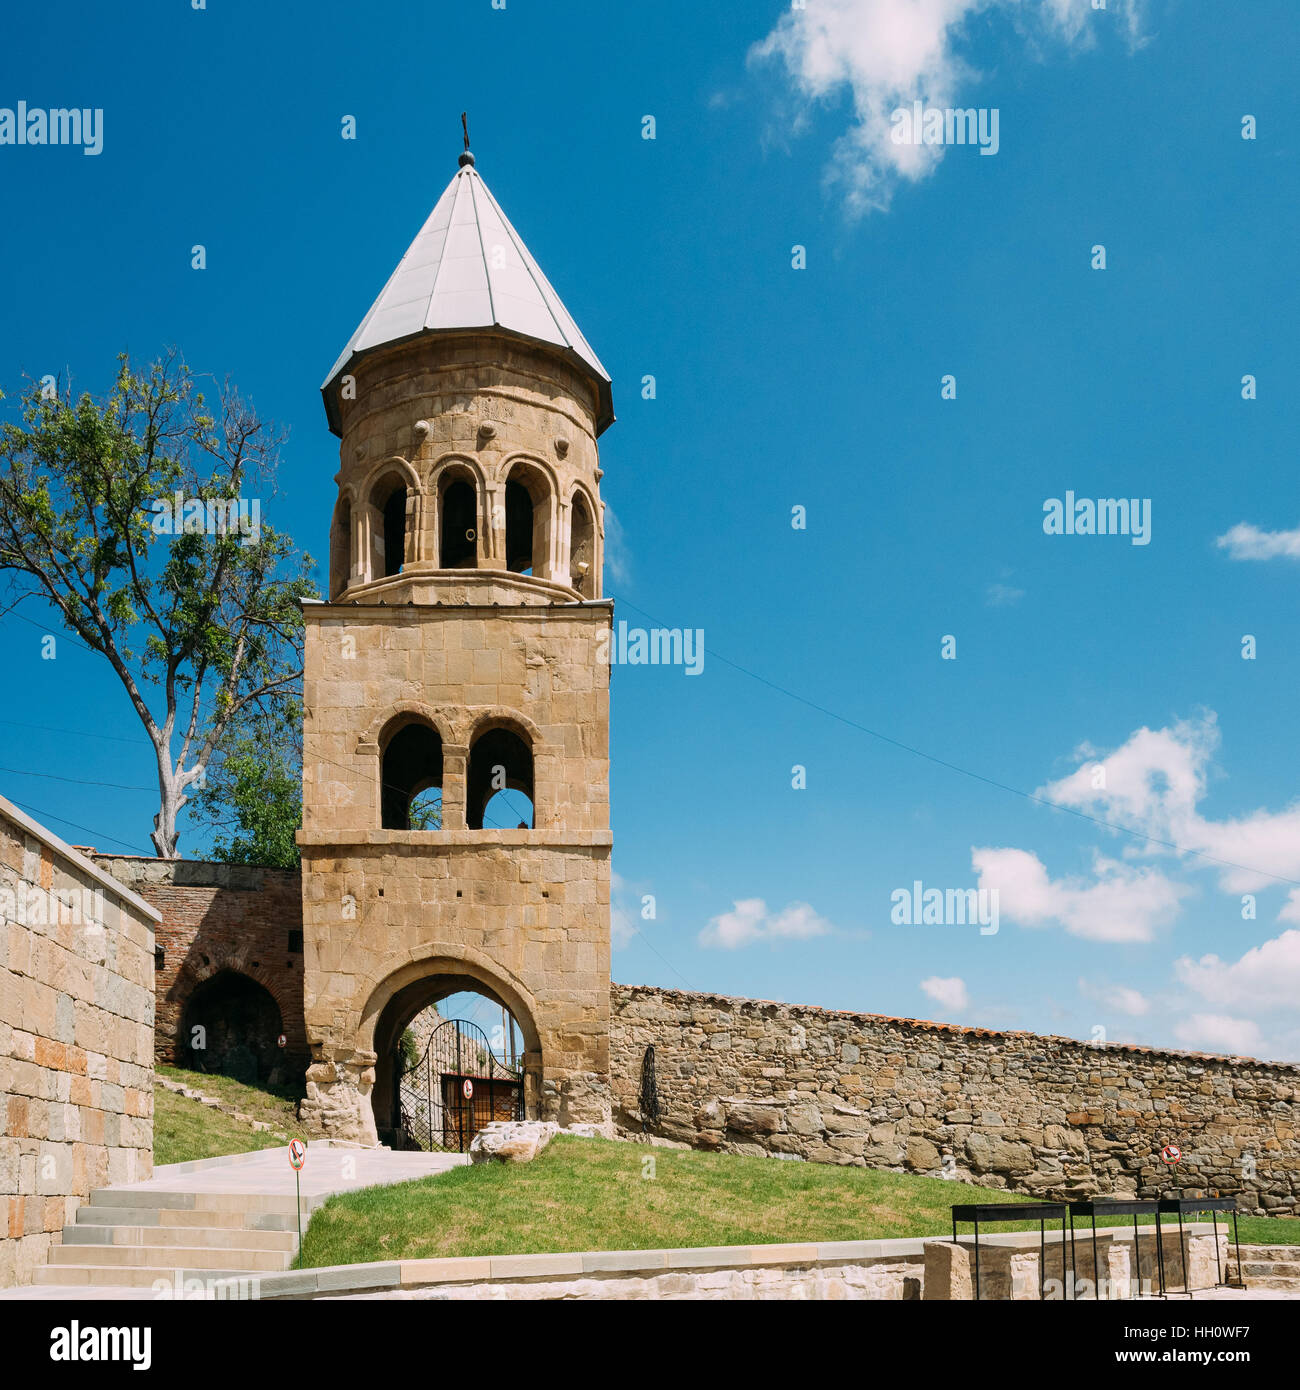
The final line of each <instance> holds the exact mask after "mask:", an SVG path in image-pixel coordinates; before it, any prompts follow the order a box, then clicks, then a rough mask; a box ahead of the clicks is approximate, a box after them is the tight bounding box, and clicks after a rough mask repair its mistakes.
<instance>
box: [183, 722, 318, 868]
mask: <svg viewBox="0 0 1300 1390" xmlns="http://www.w3.org/2000/svg"><path fill="white" fill-rule="evenodd" d="M190 802H191V813H192V814H193V815H194V816H195V817H196V818H197V819H200V820H204V821H206V822H208V823H209V824H210V825H211V826H212V827H213V829H214V830H215V832H216V834H215V835H214V838H213V846H212V853H213V858H215V859H219V860H221V861H222V862H224V863H227V864H266V865H270V866H272V867H274V868H279V869H296V868H297V867H298V863H299V856H298V844H297V840H296V838H295V837H296V834H297V830H298V827H299V826H300V825H301V824H302V704H301V701H299V700H298V699H297V698H296V697H294V696H285V697H283V698H281V699H278V700H273V701H270V700H268V701H266V702H264V703H263V704H260V705H246V706H245V707H244V709H243V710H241V711H240V713H239V714H238V715H237V716H236V718H235V719H234V721H233V722H232V723H231V724H230V725H229V726H228V727H227V730H226V734H225V737H224V738H223V739H222V741H221V743H220V744H219V745H218V747H217V749H216V752H215V754H214V755H213V758H212V761H211V762H210V763H209V764H208V767H207V776H206V778H205V782H204V785H203V786H202V787H201V788H199V789H197V790H195V791H194V793H193V795H192V796H191V798H190Z"/></svg>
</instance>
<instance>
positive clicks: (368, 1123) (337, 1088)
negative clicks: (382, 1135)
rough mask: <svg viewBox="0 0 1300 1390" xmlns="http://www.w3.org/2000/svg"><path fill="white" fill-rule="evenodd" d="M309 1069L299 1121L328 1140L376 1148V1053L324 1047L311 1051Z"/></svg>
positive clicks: (324, 1044) (319, 1046) (337, 1046)
mask: <svg viewBox="0 0 1300 1390" xmlns="http://www.w3.org/2000/svg"><path fill="white" fill-rule="evenodd" d="M312 1054H313V1057H314V1059H315V1060H313V1062H312V1064H311V1066H310V1067H308V1068H307V1098H306V1099H305V1100H304V1101H303V1102H302V1104H301V1106H300V1107H299V1111H298V1113H299V1117H300V1119H301V1120H302V1122H303V1124H304V1125H306V1126H307V1128H308V1129H309V1130H311V1131H312V1132H314V1133H317V1134H323V1135H325V1136H326V1137H327V1138H329V1139H344V1140H347V1141H348V1142H350V1143H354V1144H365V1145H371V1146H373V1145H377V1144H378V1143H379V1135H378V1133H377V1132H376V1129H375V1116H374V1111H373V1109H372V1107H371V1102H370V1097H371V1091H372V1090H373V1088H374V1084H375V1061H376V1060H377V1059H376V1056H375V1054H374V1053H373V1052H368V1051H366V1050H364V1049H362V1048H356V1049H352V1048H347V1047H344V1046H342V1045H340V1044H336V1043H323V1044H319V1045H317V1046H316V1047H313V1048H312Z"/></svg>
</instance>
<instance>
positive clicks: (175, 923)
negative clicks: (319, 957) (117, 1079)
mask: <svg viewBox="0 0 1300 1390" xmlns="http://www.w3.org/2000/svg"><path fill="white" fill-rule="evenodd" d="M95 862H96V863H97V864H98V865H99V866H100V867H101V868H102V869H104V870H106V871H107V872H108V873H110V874H112V875H113V877H114V878H115V879H117V880H118V881H119V882H120V883H124V884H126V886H127V887H129V888H132V889H134V890H135V892H137V893H139V895H140V896H141V897H142V898H143V899H144V900H145V901H146V902H148V903H149V904H151V905H152V906H153V907H155V908H157V909H158V911H159V912H160V913H161V914H162V921H161V922H160V923H159V925H158V928H157V930H156V932H155V933H154V944H155V946H156V947H159V948H161V950H162V965H161V966H160V967H159V968H158V970H157V972H156V981H157V1020H156V1024H155V1029H154V1055H155V1056H156V1057H157V1059H158V1061H160V1062H179V1063H181V1064H182V1065H186V1064H187V1062H186V1058H185V1056H184V1055H183V1054H182V1053H179V1052H178V1050H177V1049H178V1045H179V1042H180V1033H181V1024H182V1021H183V1019H184V1014H185V1005H186V1003H187V1001H188V1000H189V997H190V995H191V994H192V993H193V992H194V990H195V988H196V987H197V986H198V985H199V984H201V983H202V982H203V981H205V980H209V979H211V978H212V977H213V976H214V975H216V974H219V973H220V972H221V971H223V970H233V971H236V972H237V973H239V974H241V975H247V976H248V977H249V978H250V979H252V980H256V981H257V983H258V984H260V985H262V986H263V987H264V988H265V989H266V990H267V992H268V993H269V994H270V995H271V997H272V998H273V999H274V1000H275V1002H276V1004H277V1005H278V1007H279V1009H280V1019H281V1024H282V1026H283V1028H284V1035H285V1055H286V1061H287V1063H289V1064H292V1063H294V1062H297V1063H298V1064H299V1065H300V1066H305V1065H306V1059H307V1055H308V1048H307V1031H306V1028H305V1027H304V1025H303V1018H302V961H303V954H302V875H301V874H300V873H299V871H298V870H297V869H269V868H262V867H260V866H258V865H251V864H217V863H209V862H205V861H202V860H194V859H176V860H165V859H150V858H146V857H143V856H137V855H122V854H98V855H96V856H95Z"/></svg>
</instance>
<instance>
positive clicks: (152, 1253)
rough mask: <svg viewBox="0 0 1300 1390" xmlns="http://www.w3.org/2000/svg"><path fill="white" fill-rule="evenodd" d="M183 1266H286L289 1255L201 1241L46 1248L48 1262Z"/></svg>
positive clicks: (289, 1261)
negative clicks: (209, 1245) (211, 1245)
mask: <svg viewBox="0 0 1300 1390" xmlns="http://www.w3.org/2000/svg"><path fill="white" fill-rule="evenodd" d="M169 1262H170V1263H172V1264H179V1265H183V1266H184V1267H185V1268H186V1269H241V1270H245V1271H250V1270H262V1271H268V1270H276V1271H282V1270H286V1269H288V1268H289V1266H290V1264H291V1263H292V1262H293V1256H292V1254H290V1252H289V1251H287V1250H230V1249H226V1250H209V1249H206V1248H205V1247H204V1246H201V1245H177V1246H168V1245H56V1246H54V1248H53V1249H52V1250H51V1251H50V1264H51V1266H54V1267H58V1266H64V1265H106V1266H112V1267H113V1268H115V1269H120V1268H128V1267H137V1266H145V1267H148V1268H150V1269H155V1268H160V1267H163V1268H165V1267H166V1265H167V1264H168V1263H169Z"/></svg>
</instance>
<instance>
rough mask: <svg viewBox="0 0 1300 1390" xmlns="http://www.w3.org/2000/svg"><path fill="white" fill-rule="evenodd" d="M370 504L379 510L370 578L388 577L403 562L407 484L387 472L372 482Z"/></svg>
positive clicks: (394, 573) (373, 538)
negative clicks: (373, 484) (373, 486)
mask: <svg viewBox="0 0 1300 1390" xmlns="http://www.w3.org/2000/svg"><path fill="white" fill-rule="evenodd" d="M370 501H371V505H372V506H373V507H374V509H375V511H376V512H377V513H378V517H377V523H376V530H375V534H374V536H373V537H372V543H371V564H370V569H371V577H372V578H374V579H391V578H392V577H393V576H394V575H397V574H401V572H402V566H403V564H405V563H406V483H405V482H404V481H403V479H402V478H401V476H400V475H395V474H391V473H390V474H389V475H388V476H387V477H385V478H381V479H380V480H379V482H378V483H376V484H375V488H374V491H373V492H372V493H371V494H370Z"/></svg>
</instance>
